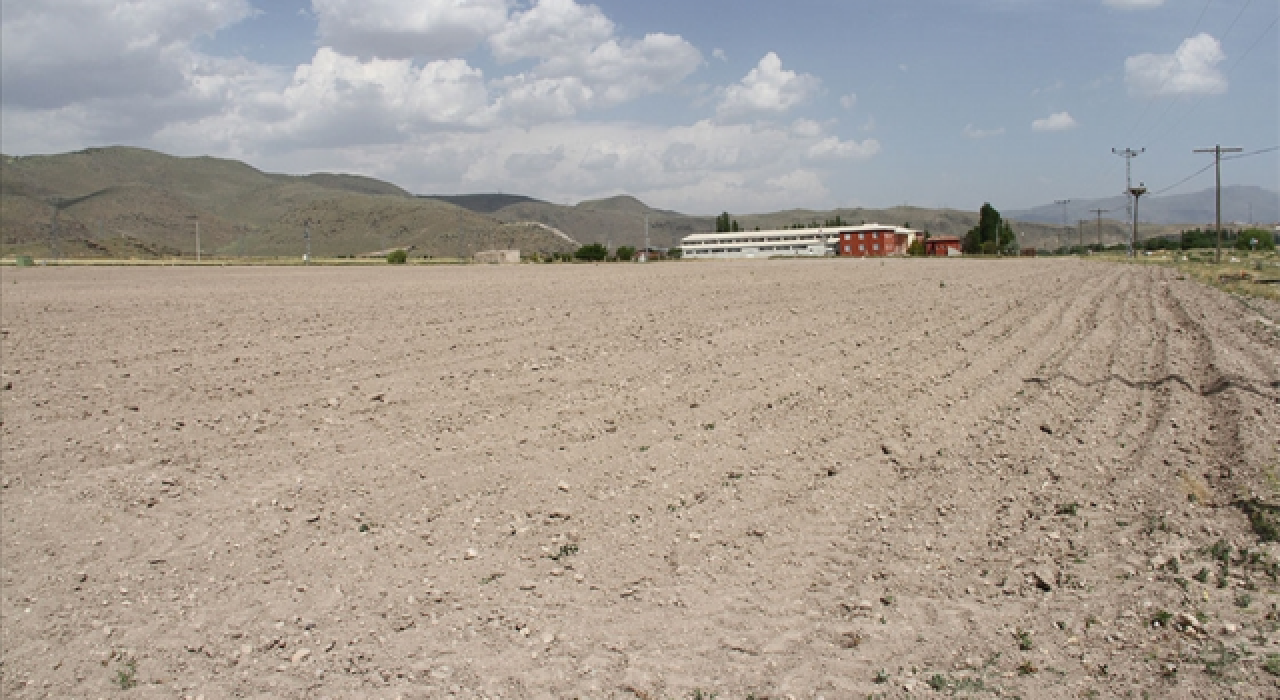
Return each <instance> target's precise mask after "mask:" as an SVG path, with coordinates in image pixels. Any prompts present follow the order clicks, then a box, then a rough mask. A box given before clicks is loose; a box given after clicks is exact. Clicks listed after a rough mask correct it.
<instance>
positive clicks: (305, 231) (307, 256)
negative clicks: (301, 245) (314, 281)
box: [302, 220, 311, 265]
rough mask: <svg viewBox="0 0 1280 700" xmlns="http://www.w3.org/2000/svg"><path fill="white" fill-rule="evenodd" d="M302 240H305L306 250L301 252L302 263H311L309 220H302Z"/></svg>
mask: <svg viewBox="0 0 1280 700" xmlns="http://www.w3.org/2000/svg"><path fill="white" fill-rule="evenodd" d="M302 240H304V241H306V242H307V252H305V253H303V254H302V264H303V265H310V264H311V221H310V220H307V221H303V222H302Z"/></svg>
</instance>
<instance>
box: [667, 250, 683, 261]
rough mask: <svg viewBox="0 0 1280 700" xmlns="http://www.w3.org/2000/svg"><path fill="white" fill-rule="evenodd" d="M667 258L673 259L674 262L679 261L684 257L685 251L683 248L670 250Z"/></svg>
mask: <svg viewBox="0 0 1280 700" xmlns="http://www.w3.org/2000/svg"><path fill="white" fill-rule="evenodd" d="M667 257H668V258H671V259H672V260H679V259H680V258H682V257H684V249H683V248H669V249H668V250H667Z"/></svg>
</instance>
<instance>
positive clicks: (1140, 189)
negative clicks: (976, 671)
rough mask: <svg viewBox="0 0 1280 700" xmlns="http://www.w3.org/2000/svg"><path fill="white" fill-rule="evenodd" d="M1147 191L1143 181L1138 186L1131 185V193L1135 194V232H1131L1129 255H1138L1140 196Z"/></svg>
mask: <svg viewBox="0 0 1280 700" xmlns="http://www.w3.org/2000/svg"><path fill="white" fill-rule="evenodd" d="M1146 193H1147V188H1146V187H1145V186H1144V185H1143V184H1142V183H1141V182H1139V183H1138V186H1137V187H1130V188H1129V194H1131V195H1133V232H1132V233H1130V234H1129V257H1131V258H1132V257H1136V256H1137V253H1136V252H1135V250H1134V246H1136V245H1137V243H1138V198H1139V197H1141V196H1142V195H1144V194H1146Z"/></svg>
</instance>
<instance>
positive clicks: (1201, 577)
mask: <svg viewBox="0 0 1280 700" xmlns="http://www.w3.org/2000/svg"><path fill="white" fill-rule="evenodd" d="M1191 578H1194V579H1195V580H1197V581H1199V582H1200V583H1208V582H1209V570H1208V569H1206V568H1204V567H1203V566H1202V567H1200V570H1199V571H1197V572H1196V575H1195V576H1192V577H1191Z"/></svg>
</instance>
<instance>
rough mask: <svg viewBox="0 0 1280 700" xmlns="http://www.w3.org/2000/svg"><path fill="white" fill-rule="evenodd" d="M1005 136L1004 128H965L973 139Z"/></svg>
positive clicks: (966, 126) (966, 134) (971, 126)
mask: <svg viewBox="0 0 1280 700" xmlns="http://www.w3.org/2000/svg"><path fill="white" fill-rule="evenodd" d="M1064 114H1065V112H1064ZM1069 117H1070V115H1068V118H1069ZM1038 121H1044V120H1038ZM1032 128H1035V126H1034V124H1033V125H1032ZM1003 134H1004V127H1003V126H1002V127H998V128H995V129H978V128H975V127H974V126H973V125H972V124H966V125H965V127H964V135H965V136H967V137H968V138H971V139H985V138H991V137H992V136H1000V135H1003Z"/></svg>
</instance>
